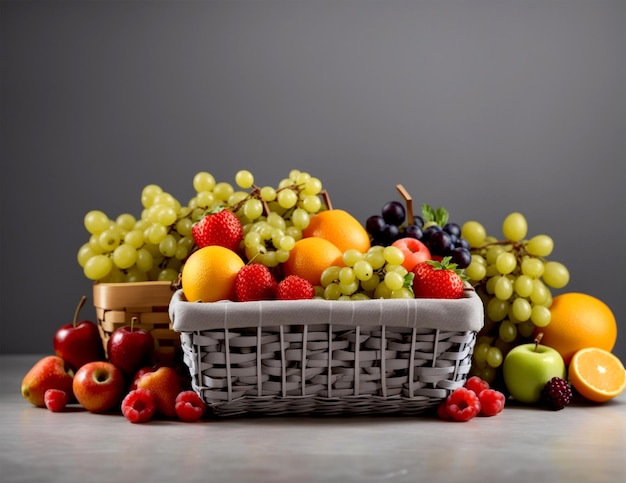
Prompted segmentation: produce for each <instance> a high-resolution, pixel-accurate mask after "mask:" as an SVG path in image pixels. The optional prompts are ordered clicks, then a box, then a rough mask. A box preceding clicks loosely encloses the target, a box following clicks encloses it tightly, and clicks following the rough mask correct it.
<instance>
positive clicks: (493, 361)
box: [487, 346, 503, 367]
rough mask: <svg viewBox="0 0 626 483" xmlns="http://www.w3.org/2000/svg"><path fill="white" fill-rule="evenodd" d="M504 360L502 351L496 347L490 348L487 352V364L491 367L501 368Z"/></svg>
mask: <svg viewBox="0 0 626 483" xmlns="http://www.w3.org/2000/svg"><path fill="white" fill-rule="evenodd" d="M502 359H503V357H502V351H501V350H500V349H499V348H497V347H495V346H492V347H490V348H489V350H488V351H487V364H488V365H489V366H491V367H499V366H500V364H502Z"/></svg>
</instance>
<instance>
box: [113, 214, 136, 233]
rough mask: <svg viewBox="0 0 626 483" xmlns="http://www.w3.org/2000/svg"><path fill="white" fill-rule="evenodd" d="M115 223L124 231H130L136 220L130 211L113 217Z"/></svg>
mask: <svg viewBox="0 0 626 483" xmlns="http://www.w3.org/2000/svg"><path fill="white" fill-rule="evenodd" d="M115 223H116V224H117V225H118V226H119V227H120V228H121V229H122V230H124V231H130V230H132V229H133V228H134V227H135V223H137V220H136V219H135V217H134V216H133V215H131V214H130V213H122V214H121V215H119V216H118V217H117V218H116V219H115Z"/></svg>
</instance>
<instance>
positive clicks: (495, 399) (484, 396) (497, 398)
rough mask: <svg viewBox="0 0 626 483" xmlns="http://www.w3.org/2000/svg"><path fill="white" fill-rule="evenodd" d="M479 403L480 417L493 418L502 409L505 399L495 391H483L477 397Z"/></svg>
mask: <svg viewBox="0 0 626 483" xmlns="http://www.w3.org/2000/svg"><path fill="white" fill-rule="evenodd" d="M478 400H479V401H480V414H481V415H482V416H495V415H496V414H498V413H501V412H502V410H503V409H504V403H505V401H506V398H505V397H504V394H502V393H501V392H500V391H496V390H495V389H484V390H482V391H481V392H480V394H479V395H478Z"/></svg>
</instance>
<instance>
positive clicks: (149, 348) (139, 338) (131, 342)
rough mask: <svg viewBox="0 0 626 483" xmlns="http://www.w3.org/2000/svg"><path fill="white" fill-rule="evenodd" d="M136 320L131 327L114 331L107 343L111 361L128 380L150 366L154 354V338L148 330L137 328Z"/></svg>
mask: <svg viewBox="0 0 626 483" xmlns="http://www.w3.org/2000/svg"><path fill="white" fill-rule="evenodd" d="M134 324H135V318H133V320H132V321H131V325H130V326H124V327H119V328H117V329H115V330H114V331H113V333H112V334H111V337H110V338H109V342H108V343H107V353H108V355H109V361H110V362H112V363H113V364H114V365H115V366H116V367H118V368H119V369H120V370H121V371H122V372H123V373H124V374H125V375H126V377H127V378H129V379H130V378H131V377H133V376H134V375H135V373H136V372H137V371H138V370H139V369H140V368H141V367H143V366H149V365H151V362H152V356H153V354H154V338H153V337H152V334H150V332H148V331H147V330H146V329H142V328H140V327H135V326H134Z"/></svg>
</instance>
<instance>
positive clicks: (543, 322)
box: [530, 305, 552, 327]
mask: <svg viewBox="0 0 626 483" xmlns="http://www.w3.org/2000/svg"><path fill="white" fill-rule="evenodd" d="M551 319H552V314H551V312H550V309H549V308H548V307H545V306H543V305H535V306H534V307H533V308H532V312H531V314H530V320H531V321H532V323H533V324H534V325H535V326H536V327H545V326H547V325H548V324H549V323H550V320H551Z"/></svg>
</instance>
